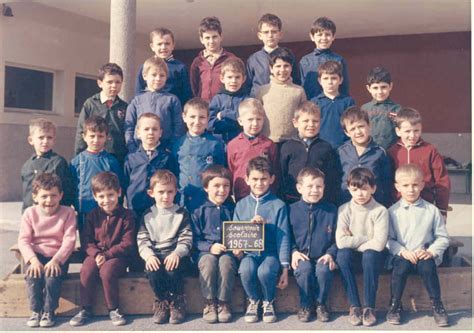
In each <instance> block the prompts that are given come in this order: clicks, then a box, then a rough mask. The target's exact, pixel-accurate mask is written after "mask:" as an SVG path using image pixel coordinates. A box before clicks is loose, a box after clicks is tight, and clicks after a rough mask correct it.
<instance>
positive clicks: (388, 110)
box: [361, 98, 401, 149]
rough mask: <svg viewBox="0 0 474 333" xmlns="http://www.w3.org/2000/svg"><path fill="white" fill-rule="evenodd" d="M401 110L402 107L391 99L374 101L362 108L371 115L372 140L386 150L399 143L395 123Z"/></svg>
mask: <svg viewBox="0 0 474 333" xmlns="http://www.w3.org/2000/svg"><path fill="white" fill-rule="evenodd" d="M400 108H401V105H400V104H396V103H394V102H392V100H390V98H387V99H386V100H385V101H382V102H377V101H376V100H372V101H370V102H368V103H365V104H364V105H362V106H361V109H362V110H364V111H366V112H367V114H368V115H369V121H370V133H371V135H372V138H373V139H374V141H375V142H376V143H377V144H379V145H380V146H382V148H384V149H388V148H389V147H390V146H391V145H392V144H394V143H395V141H397V134H396V133H395V122H394V121H395V117H396V116H397V113H398V111H400Z"/></svg>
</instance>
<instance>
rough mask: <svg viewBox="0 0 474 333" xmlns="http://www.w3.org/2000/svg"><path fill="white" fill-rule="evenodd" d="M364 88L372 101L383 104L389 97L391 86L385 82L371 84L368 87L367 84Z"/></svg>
mask: <svg viewBox="0 0 474 333" xmlns="http://www.w3.org/2000/svg"><path fill="white" fill-rule="evenodd" d="M366 87H367V90H368V91H369V93H370V95H371V96H372V98H373V99H375V100H376V101H377V102H383V101H385V100H386V99H387V98H388V97H389V96H390V92H391V91H392V88H393V84H392V83H387V82H378V83H372V84H370V85H369V84H368V85H367V86H366Z"/></svg>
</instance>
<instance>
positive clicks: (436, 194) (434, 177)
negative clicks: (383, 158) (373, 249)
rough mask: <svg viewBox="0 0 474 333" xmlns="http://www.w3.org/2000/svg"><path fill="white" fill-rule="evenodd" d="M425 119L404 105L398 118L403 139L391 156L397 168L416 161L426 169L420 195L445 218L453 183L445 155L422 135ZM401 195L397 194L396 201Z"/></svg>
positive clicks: (390, 150)
mask: <svg viewBox="0 0 474 333" xmlns="http://www.w3.org/2000/svg"><path fill="white" fill-rule="evenodd" d="M421 122H422V120H421V115H420V113H419V112H418V111H417V110H415V109H411V108H402V109H401V110H400V111H399V112H398V114H397V118H396V121H395V123H396V128H395V132H396V133H397V136H399V137H400V139H399V140H398V141H397V143H396V144H394V145H393V146H392V147H390V148H389V150H388V155H389V156H390V158H391V159H392V161H393V164H394V167H395V168H398V167H400V166H402V165H404V164H407V163H415V164H418V165H419V166H420V167H421V170H422V171H423V182H424V187H423V191H422V192H421V197H422V198H423V199H424V200H426V201H428V202H429V203H432V204H434V205H435V206H436V207H438V208H439V209H440V211H441V214H442V215H443V216H444V217H446V216H447V212H448V204H449V191H450V187H451V183H450V180H449V176H448V171H447V170H446V167H445V165H444V161H443V157H442V156H441V154H440V153H439V152H438V150H437V149H436V147H435V146H433V145H432V144H430V143H428V142H426V141H423V139H422V138H421V132H422V123H421ZM399 198H400V194H399V193H396V194H394V201H396V200H398V199H399Z"/></svg>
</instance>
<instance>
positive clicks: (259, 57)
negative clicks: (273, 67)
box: [247, 14, 300, 97]
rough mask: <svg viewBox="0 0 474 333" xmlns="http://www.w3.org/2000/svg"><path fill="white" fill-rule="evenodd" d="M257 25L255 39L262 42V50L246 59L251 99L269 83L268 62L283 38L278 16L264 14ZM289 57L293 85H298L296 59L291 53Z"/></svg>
mask: <svg viewBox="0 0 474 333" xmlns="http://www.w3.org/2000/svg"><path fill="white" fill-rule="evenodd" d="M257 24H258V32H257V37H258V39H259V40H261V41H262V43H263V48H262V49H261V50H260V51H257V52H255V53H254V54H252V55H250V57H249V58H248V59H247V86H248V90H249V92H250V96H252V97H254V96H256V95H257V91H258V90H259V89H260V87H261V86H263V85H265V84H268V83H270V60H271V57H272V55H273V52H274V51H275V50H277V49H278V48H279V46H278V44H279V43H280V40H281V38H282V37H283V32H282V31H281V28H282V22H281V20H280V18H279V17H278V16H276V15H274V14H264V15H263V16H262V17H261V18H260V20H258V23H257ZM290 55H291V57H292V59H291V67H292V68H293V71H292V74H291V76H292V78H293V83H294V84H300V81H299V78H298V71H297V67H296V66H297V63H296V58H295V56H294V54H293V53H291V52H290Z"/></svg>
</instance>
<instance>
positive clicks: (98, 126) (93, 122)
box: [82, 115, 109, 134]
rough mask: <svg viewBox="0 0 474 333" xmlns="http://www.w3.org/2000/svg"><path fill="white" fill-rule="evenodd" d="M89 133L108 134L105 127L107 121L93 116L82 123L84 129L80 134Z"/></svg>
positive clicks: (107, 128)
mask: <svg viewBox="0 0 474 333" xmlns="http://www.w3.org/2000/svg"><path fill="white" fill-rule="evenodd" d="M89 131H90V132H99V133H102V132H105V133H106V134H108V133H109V126H108V125H107V121H106V120H105V119H104V118H102V117H100V116H95V115H93V116H91V117H90V118H87V119H86V121H84V129H83V132H82V133H83V134H86V133H87V132H89Z"/></svg>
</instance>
